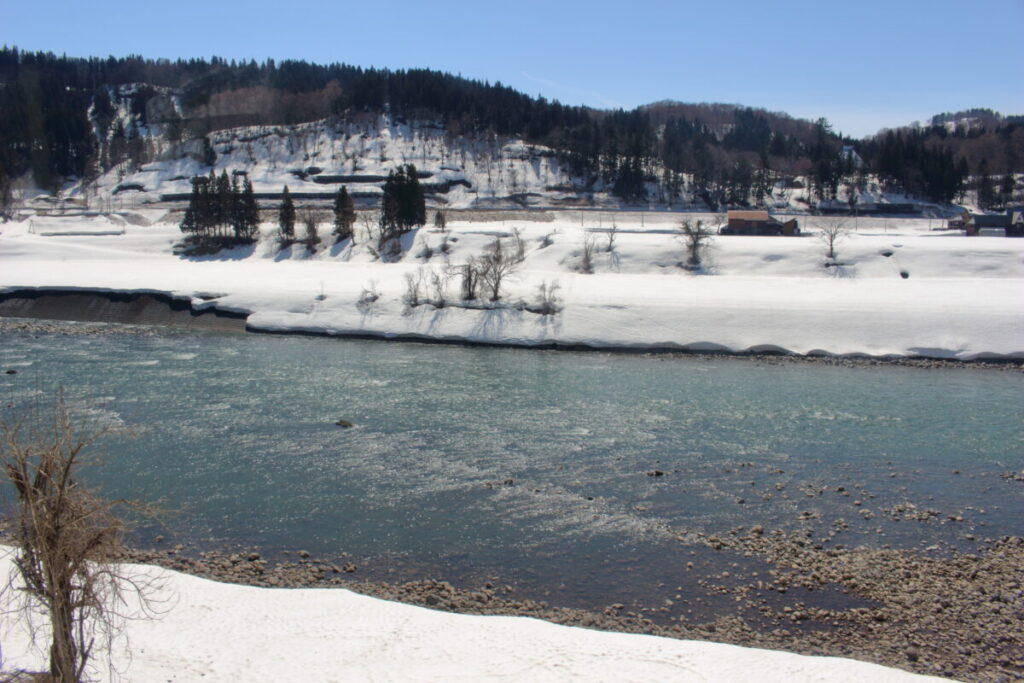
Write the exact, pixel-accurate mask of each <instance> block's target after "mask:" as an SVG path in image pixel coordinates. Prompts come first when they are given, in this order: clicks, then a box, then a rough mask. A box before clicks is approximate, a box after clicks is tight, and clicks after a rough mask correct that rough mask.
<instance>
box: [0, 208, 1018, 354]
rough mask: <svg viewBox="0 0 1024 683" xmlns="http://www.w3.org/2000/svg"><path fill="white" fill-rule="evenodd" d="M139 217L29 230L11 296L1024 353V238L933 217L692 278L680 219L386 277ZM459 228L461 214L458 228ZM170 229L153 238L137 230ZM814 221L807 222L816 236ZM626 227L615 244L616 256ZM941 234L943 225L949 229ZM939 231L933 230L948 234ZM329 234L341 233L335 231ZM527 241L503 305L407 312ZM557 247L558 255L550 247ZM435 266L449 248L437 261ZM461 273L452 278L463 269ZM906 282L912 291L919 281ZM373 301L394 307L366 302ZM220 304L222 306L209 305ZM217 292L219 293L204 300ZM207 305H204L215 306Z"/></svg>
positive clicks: (425, 232)
mask: <svg viewBox="0 0 1024 683" xmlns="http://www.w3.org/2000/svg"><path fill="white" fill-rule="evenodd" d="M178 215H179V214H173V216H174V218H167V219H166V220H165V221H161V220H160V218H161V216H162V214H161V213H160V212H156V211H152V210H150V211H140V212H138V213H137V214H135V215H133V217H132V221H131V222H130V223H129V224H127V225H124V226H122V229H123V231H124V234H116V235H95V234H94V235H89V234H73V233H76V232H79V233H87V232H89V230H88V229H87V228H88V224H87V223H85V222H84V221H85V219H84V218H83V217H66V218H48V219H47V226H49V230H48V232H49V233H50V234H49V235H43V234H39V232H36V233H35V234H33V233H32V232H31V230H30V223H29V221H22V222H20V223H8V224H6V225H4V226H2V232H0V288H2V289H4V290H7V291H9V290H13V289H19V288H33V289H47V288H50V289H86V290H104V291H118V292H131V291H148V292H161V293H167V294H170V295H173V296H175V297H180V298H184V299H188V300H191V301H192V303H193V305H194V306H196V307H210V306H215V307H217V308H219V309H223V310H230V311H240V312H244V313H249V314H250V315H249V318H248V324H249V326H250V327H251V328H255V329H260V330H273V331H283V330H301V331H307V332H319V333H325V334H371V335H380V336H384V337H412V338H416V337H429V338H435V339H445V340H459V341H471V342H482V343H493V344H517V345H542V344H544V345H550V344H558V345H584V346H592V347H600V348H605V347H625V348H666V349H682V350H696V351H699V350H718V351H730V352H745V351H765V350H774V351H784V352H791V353H798V354H836V355H847V354H867V355H872V356H884V355H900V356H915V355H921V356H929V357H937V358H957V359H965V360H966V359H974V358H979V357H993V356H1002V357H1018V358H1019V357H1024V314H1022V312H1024V240H1015V239H994V238H987V239H982V238H967V237H964V236H962V234H959V233H951V232H945V231H937V230H931V229H929V224H930V222H929V221H928V220H927V219H911V218H906V219H880V218H873V219H865V218H861V219H859V220H858V221H857V222H856V224H855V225H851V226H850V230H851V233H850V234H849V235H847V236H846V237H845V238H844V239H842V240H841V241H840V242H839V244H838V246H837V251H838V259H837V261H838V262H839V263H840V264H841V265H838V266H832V267H826V266H825V263H826V261H828V259H826V258H825V247H824V244H823V243H822V241H821V240H819V239H817V238H816V237H815V236H814V235H813V234H805V235H804V236H802V237H792V238H789V237H745V236H718V237H716V238H715V240H714V242H713V243H712V245H711V249H710V250H709V252H708V254H707V257H706V259H705V264H704V268H703V269H702V270H701V271H699V272H691V271H688V270H686V269H684V268H682V267H681V266H680V263H681V262H682V261H685V255H684V253H683V247H682V244H681V242H680V241H679V240H678V239H677V238H676V237H675V236H674V235H673V230H674V226H675V225H676V224H677V223H678V221H679V220H680V218H681V217H685V218H689V219H691V220H696V219H699V218H704V219H705V220H710V219H711V217H710V216H700V215H697V214H673V213H665V212H662V213H649V214H644V215H641V214H639V213H613V212H577V211H563V212H549V213H547V214H544V215H543V216H541V215H539V216H538V217H539V218H548V219H550V218H551V217H552V216H554V219H553V220H546V221H545V220H538V221H525V220H508V221H500V220H493V221H489V222H481V221H458V220H457V219H453V218H450V222H449V226H450V228H451V230H450V236H449V237H448V238H447V245H448V249H449V251H448V253H447V254H445V253H441V251H440V247H441V245H442V243H443V242H444V241H445V239H446V238H445V237H444V236H443V235H442V234H441V233H439V232H437V231H435V230H433V229H421V230H419V231H416V232H414V233H412V234H409V235H407V236H406V237H405V240H404V246H405V248H406V250H405V252H404V253H403V255H402V257H401V258H400V260H398V261H397V262H395V263H382V262H380V261H379V260H377V259H376V257H375V256H374V255H373V254H372V253H371V251H370V250H369V249H367V248H366V246H365V245H364V244H363V237H362V236H361V235H360V236H358V237H357V244H355V245H352V244H350V243H348V242H345V243H342V244H339V245H331V244H330V243H329V242H325V244H323V245H321V247H320V248H319V249H318V251H317V252H316V253H314V254H309V253H307V252H306V250H305V248H304V247H302V246H294V247H291V248H290V249H286V250H285V251H283V252H280V251H278V249H277V248H276V245H275V241H274V237H273V233H274V226H271V225H264V226H263V228H262V229H263V238H262V239H261V241H260V243H259V244H258V245H256V246H255V247H254V248H245V249H236V250H234V251H232V252H229V253H223V254H219V255H216V256H212V257H205V258H195V259H188V258H182V257H179V256H176V255H174V254H173V253H172V246H173V244H174V243H175V242H176V241H178V240H179V239H180V238H181V233H180V232H179V231H178V229H177V225H176V224H175V223H174V222H171V221H172V220H177V216H178ZM453 216H454V214H453ZM143 218H146V219H148V220H149V221H154V222H153V223H152V224H151V225H139V224H138V223H143V222H147V221H146V220H142V219H143ZM815 220H823V219H813V218H811V219H805V218H801V228H802V230H804V232H805V233H813V232H814V229H815V226H814V223H813V222H814V221H815ZM612 222H614V223H615V226H616V230H617V233H616V236H615V248H614V251H612V252H607V251H605V250H604V248H605V246H606V244H607V240H608V229H609V226H610V225H611V224H612ZM935 224H936V225H938V221H935ZM932 227H934V226H932ZM320 230H321V232H322V234H323V236H324V237H325V238H326V237H327V234H326V233H327V232H328V230H329V226H327V225H324V224H322V225H321V226H320ZM514 230H518V231H519V232H520V234H521V235H522V240H523V243H524V245H525V260H524V262H523V263H522V264H521V266H520V268H519V269H518V271H517V272H516V273H514V274H513V275H512V276H510V277H509V279H508V280H507V282H506V285H505V286H504V287H503V296H502V301H501V302H499V303H498V304H497V305H495V306H493V307H487V306H484V305H483V304H482V303H477V304H474V307H472V308H468V307H463V306H460V303H461V302H459V301H458V285H459V280H458V277H457V276H452V277H450V278H449V279H448V281H447V292H446V299H447V303H448V305H447V306H445V307H444V308H436V307H435V306H432V305H420V306H416V307H410V306H408V305H407V304H406V303H405V302H404V301H403V298H404V295H405V292H406V288H407V284H406V275H410V276H412V277H413V278H414V279H416V278H420V279H422V281H423V283H424V286H423V288H422V291H421V292H420V295H421V297H422V298H431V299H432V298H436V297H435V295H434V294H433V293H432V289H431V287H430V286H429V283H430V279H431V275H432V274H437V275H443V274H445V273H448V274H449V275H451V274H452V272H453V270H452V269H454V268H457V267H458V266H459V265H461V264H463V263H465V262H466V260H467V259H468V258H469V257H470V256H474V255H478V254H479V253H480V252H481V251H482V250H483V249H484V247H485V246H486V245H487V244H488V243H489V242H491V241H492V240H494V239H495V238H496V237H502V238H504V239H505V241H506V243H508V242H509V241H510V240H511V236H512V234H513V231H514ZM588 237H589V238H591V239H593V240H594V241H595V243H596V249H595V252H594V264H595V273H594V274H590V275H587V274H583V273H580V272H578V269H579V268H578V267H579V262H580V254H581V251H582V247H583V244H584V240H585V239H587V238H588ZM546 243H547V244H549V245H548V246H545V244H546ZM427 252H432V255H431V256H430V258H426V254H427ZM446 269H448V270H446ZM904 274H905V275H906V277H904ZM555 282H557V283H558V284H559V286H560V290H559V297H560V299H561V305H562V311H561V312H560V313H558V314H557V315H552V316H543V315H539V314H537V313H532V312H530V311H528V310H523V307H524V305H532V304H534V303H535V302H536V299H537V291H538V287H539V286H540V285H541V284H542V283H546V284H552V283H555ZM364 290H374V291H376V292H378V293H379V298H378V299H377V300H376V301H374V302H372V303H370V304H368V305H361V304H360V297H361V296H362V294H363V291H364ZM211 294H216V295H217V296H216V298H213V299H209V300H207V299H208V297H209V295H211ZM201 295H203V296H202V297H201ZM203 297H205V298H203Z"/></svg>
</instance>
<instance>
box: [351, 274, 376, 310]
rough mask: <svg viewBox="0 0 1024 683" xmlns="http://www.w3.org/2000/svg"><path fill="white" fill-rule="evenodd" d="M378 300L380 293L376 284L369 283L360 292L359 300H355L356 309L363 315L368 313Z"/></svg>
mask: <svg viewBox="0 0 1024 683" xmlns="http://www.w3.org/2000/svg"><path fill="white" fill-rule="evenodd" d="M378 299H380V292H379V291H378V290H377V283H376V282H372V281H371V282H370V284H369V285H367V286H365V287H363V290H362V292H360V294H359V299H357V300H356V308H358V309H359V310H360V311H361V312H363V313H369V312H370V311H371V310H372V309H373V305H374V304H375V303H376V302H377V300H378Z"/></svg>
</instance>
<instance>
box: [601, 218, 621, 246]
mask: <svg viewBox="0 0 1024 683" xmlns="http://www.w3.org/2000/svg"><path fill="white" fill-rule="evenodd" d="M618 232H619V226H617V225H616V224H615V221H614V220H613V221H612V227H610V228H608V244H606V245H605V247H604V250H605V251H607V252H608V253H611V252H613V251H615V235H616V234H617V233H618Z"/></svg>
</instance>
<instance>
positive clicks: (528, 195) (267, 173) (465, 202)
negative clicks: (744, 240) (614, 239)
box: [69, 115, 617, 208]
mask: <svg viewBox="0 0 1024 683" xmlns="http://www.w3.org/2000/svg"><path fill="white" fill-rule="evenodd" d="M150 134H151V136H152V139H153V140H154V141H155V143H154V145H153V146H154V148H156V149H159V150H160V151H159V152H157V160H156V161H152V162H150V163H146V164H142V165H141V166H139V167H138V168H137V169H135V170H130V168H131V165H130V164H127V163H126V164H124V165H122V166H121V167H120V168H118V169H116V170H113V171H111V172H108V173H106V174H104V175H103V176H102V177H101V178H100V179H99V180H98V181H97V183H96V186H95V187H94V188H85V187H82V186H81V185H78V186H75V187H74V188H73V189H72V191H71V192H70V193H69V194H70V196H72V197H81V196H83V195H85V194H87V193H89V192H94V193H95V195H96V196H98V197H99V204H100V205H103V204H104V200H105V201H106V204H107V205H108V206H109V205H111V204H113V205H115V206H119V207H125V206H130V207H139V206H143V205H146V204H152V203H157V202H160V201H174V200H178V201H180V200H181V199H182V198H183V197H186V196H187V194H188V193H189V191H190V190H191V184H190V179H191V178H192V177H193V176H195V175H200V174H206V173H209V171H210V170H211V168H212V169H213V170H214V172H215V173H217V174H220V172H221V171H224V170H226V171H227V172H228V173H229V174H231V173H233V174H238V175H245V176H247V177H248V178H249V179H250V180H251V181H252V183H253V188H254V190H255V192H256V193H257V196H258V197H260V198H261V199H263V200H266V199H268V198H270V197H275V196H276V195H278V194H279V193H280V192H281V190H282V188H283V187H284V186H285V185H287V186H288V188H289V191H290V192H291V193H292V195H293V196H295V197H297V198H299V199H300V201H304V202H314V203H316V202H317V201H318V200H322V201H323V202H326V201H329V200H330V199H332V198H333V195H334V194H336V193H337V191H338V189H339V188H340V187H341V186H342V185H345V186H346V187H347V188H348V190H349V192H350V193H352V194H353V195H354V196H355V198H356V199H357V200H359V201H360V202H361V204H362V205H364V206H369V205H372V204H373V203H374V202H375V200H377V198H378V197H379V195H380V192H381V186H382V184H383V181H384V178H385V177H386V176H387V174H388V173H389V172H390V171H392V170H394V169H395V168H397V167H398V166H399V165H403V164H413V165H415V166H416V169H417V171H418V172H419V174H420V181H421V183H422V184H423V185H424V189H425V191H426V193H427V195H428V199H429V201H430V203H431V205H435V206H438V207H460V208H469V207H472V208H489V207H509V206H523V207H528V206H566V205H569V206H571V205H576V204H580V203H582V204H588V205H591V204H597V205H605V206H611V205H616V204H617V201H616V200H614V198H612V197H610V196H609V195H608V194H607V193H605V192H603V191H602V190H603V189H604V188H602V187H601V186H600V184H598V185H597V186H596V190H597V192H596V194H594V193H587V194H586V196H585V198H581V197H580V193H582V187H583V184H582V181H581V179H579V178H574V177H572V176H571V175H570V173H569V171H568V169H567V168H565V166H564V165H563V164H562V163H560V161H559V159H558V158H557V156H556V155H555V153H554V152H553V151H552V150H551V149H548V148H546V147H543V146H538V145H530V144H527V143H525V142H523V141H522V140H519V139H515V138H500V137H498V136H494V135H490V136H456V135H452V134H451V133H449V132H447V131H446V130H445V129H444V128H443V127H441V126H439V125H437V124H433V123H430V122H412V123H410V122H404V121H395V120H393V119H391V118H390V117H388V116H384V115H382V116H374V117H369V116H368V117H365V119H364V120H359V121H349V122H336V121H326V120H325V121H316V122H313V123H306V124H298V125H293V126H256V127H245V128H232V129H227V130H221V131H216V132H214V133H211V134H210V135H209V136H208V139H209V141H210V143H211V146H212V150H213V157H214V158H215V161H214V163H213V164H212V166H211V165H209V164H207V163H205V162H206V161H208V160H209V159H204V156H205V154H204V141H203V140H202V139H198V140H190V141H186V142H183V143H177V144H173V145H172V144H168V143H167V142H166V141H165V140H163V139H162V138H161V131H160V130H159V127H156V129H154V130H153V131H150Z"/></svg>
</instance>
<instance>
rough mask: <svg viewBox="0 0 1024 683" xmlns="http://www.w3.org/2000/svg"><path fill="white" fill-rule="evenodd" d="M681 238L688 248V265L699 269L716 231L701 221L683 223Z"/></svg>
mask: <svg viewBox="0 0 1024 683" xmlns="http://www.w3.org/2000/svg"><path fill="white" fill-rule="evenodd" d="M678 230H679V237H680V239H682V240H683V246H684V247H685V248H686V264H687V266H689V267H690V268H699V267H700V264H701V259H702V258H703V256H704V251H705V250H706V249H707V247H708V245H709V244H710V243H711V240H712V239H713V238H714V234H715V233H714V231H713V230H712V229H711V228H708V227H707V226H705V225H704V223H703V222H701V221H696V222H695V223H694V222H690V221H689V220H684V221H682V222H681V223H680V224H679V226H678Z"/></svg>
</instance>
